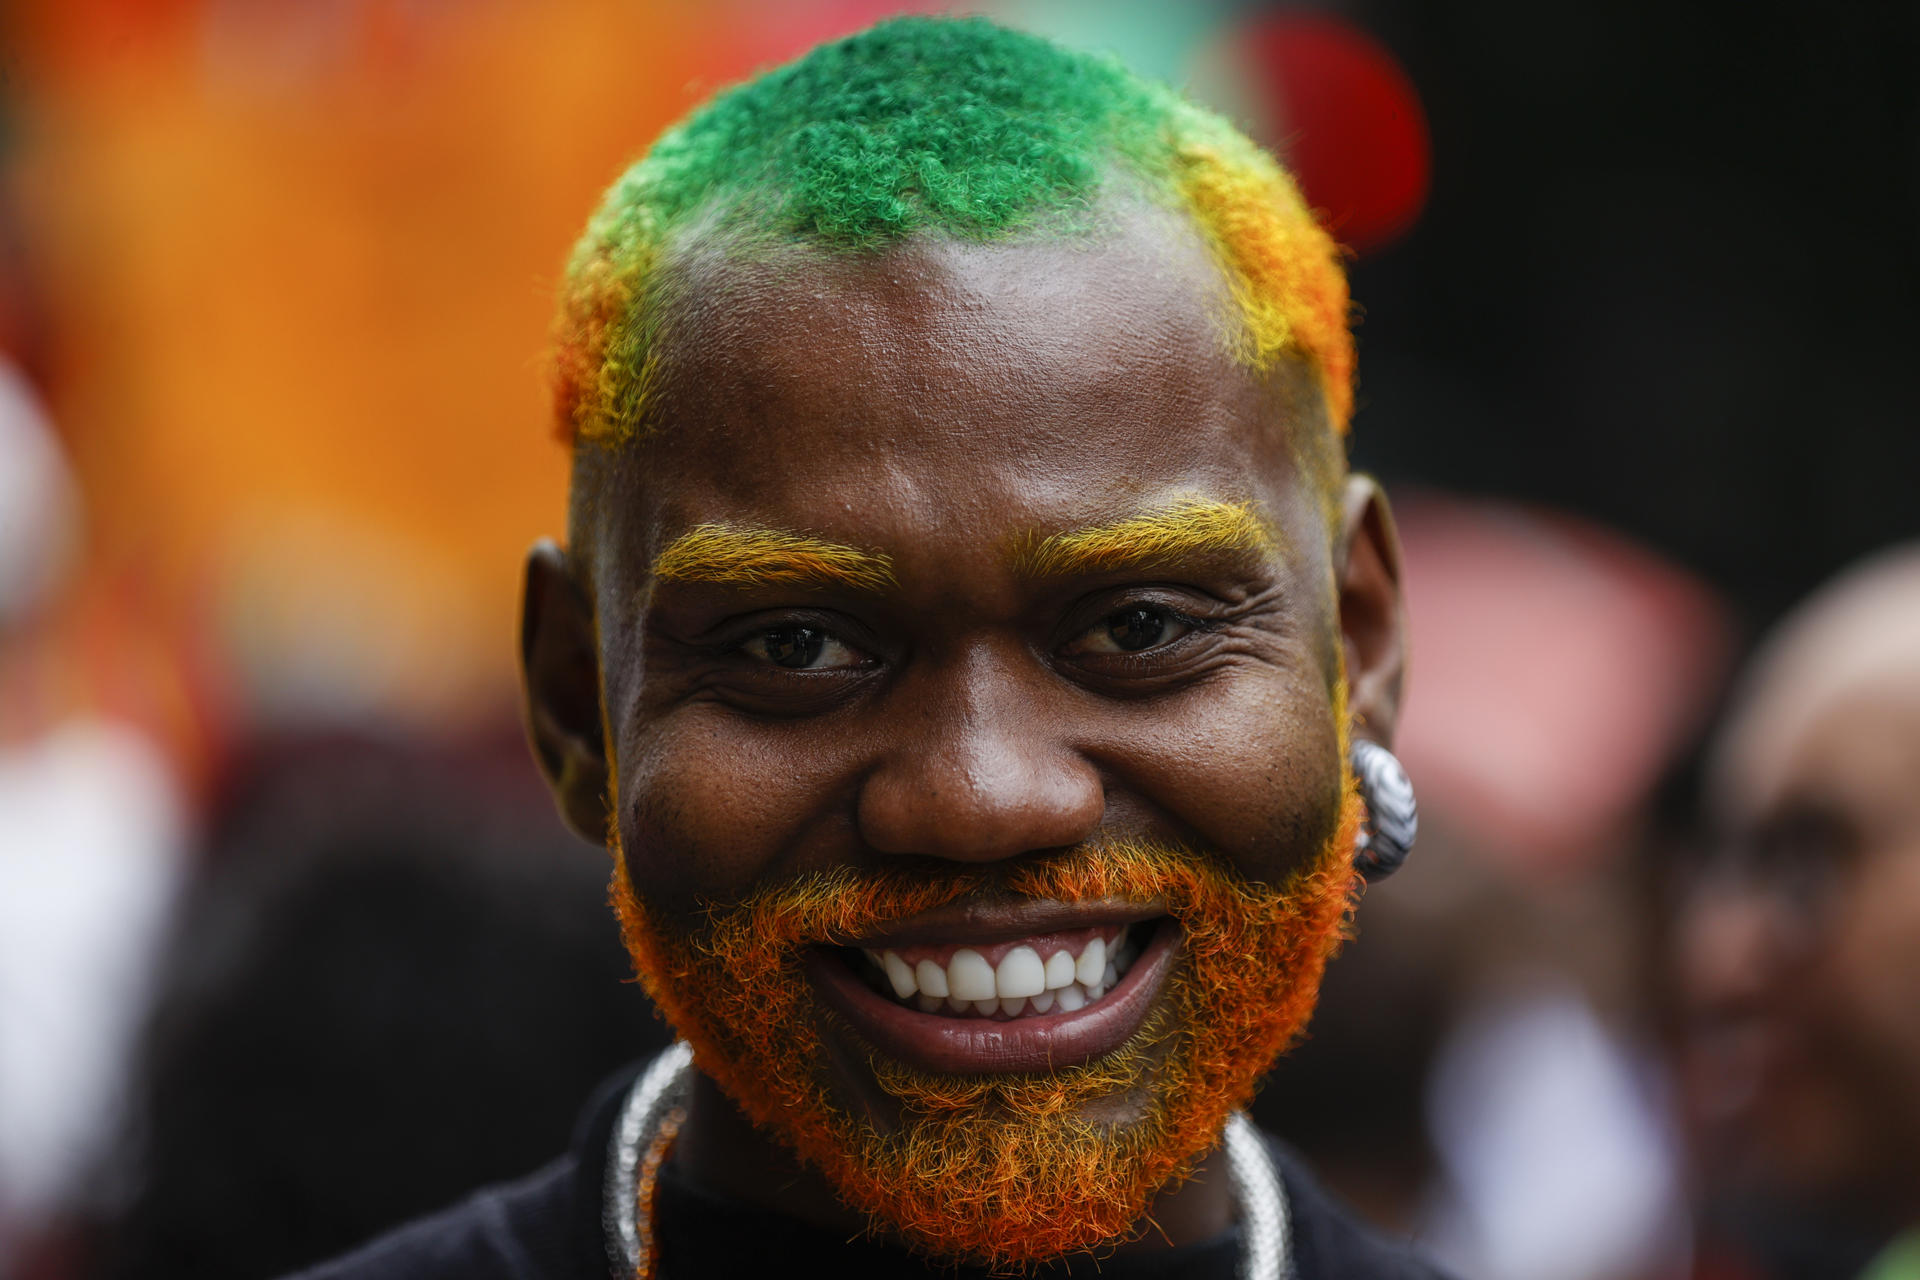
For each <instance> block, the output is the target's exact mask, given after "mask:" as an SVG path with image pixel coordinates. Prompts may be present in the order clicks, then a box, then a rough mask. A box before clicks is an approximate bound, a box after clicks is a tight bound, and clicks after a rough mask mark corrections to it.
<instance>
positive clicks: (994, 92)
mask: <svg viewBox="0 0 1920 1280" xmlns="http://www.w3.org/2000/svg"><path fill="white" fill-rule="evenodd" d="M1116 172H1119V173H1123V174H1125V175H1128V176H1130V177H1131V178H1132V179H1134V184H1135V185H1136V186H1138V187H1141V188H1143V189H1144V190H1145V192H1146V193H1147V194H1148V196H1149V197H1150V198H1153V199H1156V200H1160V201H1162V202H1164V203H1166V204H1168V205H1169V206H1172V207H1177V208H1182V209H1185V210H1186V211H1187V212H1188V213H1189V214H1190V215H1191V216H1192V218H1193V219H1194V222H1195V223H1196V225H1197V226H1198V227H1199V229H1200V230H1201V232H1202V234H1203V235H1204V236H1205V237H1206V238H1207V240H1208V242H1209V245H1210V247H1211V249H1212V251H1213V253H1214V256H1215V259H1216V260H1217V261H1218V262H1219V264H1220V266H1221V269H1222V271H1223V273H1224V274H1225V276H1226V278H1227V281H1228V284H1229V286H1230V288H1231V289H1232V292H1233V295H1234V299H1235V301H1236V303H1237V304H1238V308H1239V310H1240V313H1241V315H1242V317H1243V319H1244V322H1245V323H1244V324H1243V325H1242V326H1241V328H1242V331H1243V332H1242V334H1241V336H1240V339H1239V341H1238V347H1239V351H1238V354H1239V355H1240V356H1241V358H1242V359H1243V360H1244V362H1245V363H1246V364H1247V365H1249V366H1250V367H1253V368H1256V369H1267V368H1271V367H1272V366H1273V365H1274V364H1275V363H1276V362H1277V361H1278V360H1279V359H1281V358H1282V357H1283V356H1287V355H1294V356H1298V357H1301V358H1303V359H1304V360H1305V361H1306V362H1307V363H1308V364H1309V365H1310V366H1311V367H1312V368H1313V369H1314V370H1315V371H1316V373H1317V375H1318V379H1319V383H1320V388H1321V391H1322V394H1323V396H1324V399H1325V401H1326V405H1327V410H1328V415H1329V418H1330V419H1331V422H1332V425H1333V427H1334V429H1335V430H1336V431H1344V430H1345V427H1346V421H1347V417H1348V414H1349V412H1350V409H1351V406H1352V380H1353V342H1352V337H1351V334H1350V331H1349V329H1348V323H1347V321H1348V315H1347V311H1348V303H1347V285H1346V277H1345V274H1344V273H1343V271H1342V270H1341V266H1340V261H1339V256H1338V250H1337V248H1336V247H1335V245H1334V244H1333V242H1332V241H1331V240H1330V239H1329V238H1328V237H1327V235H1326V233H1325V232H1324V231H1323V230H1322V229H1321V228H1320V226H1319V225H1318V223H1317V222H1316V221H1315V220H1314V218H1313V216H1312V214H1311V213H1310V212H1309V211H1308V209H1307V208H1306V206H1305V204H1304V202H1303V201H1302V200H1301V197H1300V193H1299V190H1298V189H1297V188H1296V187H1295V185H1294V183H1293V181H1292V179H1291V178H1289V177H1288V175H1287V174H1286V172H1285V171H1284V170H1282V169H1281V168H1280V166H1279V165H1277V164H1276V163H1275V162H1274V161H1273V159H1272V158H1271V157H1269V156H1268V155H1267V154H1266V153H1265V152H1263V151H1261V150H1260V148H1259V147H1257V146H1256V145H1254V144H1253V143H1252V142H1251V141H1249V140H1248V139H1247V138H1246V137H1245V136H1243V135H1242V134H1241V133H1240V132H1239V131H1237V130H1236V129H1234V128H1233V126H1231V125H1230V124H1228V123H1227V122H1226V121H1224V120H1222V119H1221V118H1220V117H1218V116H1216V115H1214V114H1212V113H1211V112H1208V111H1205V110H1203V109H1201V108H1199V107H1196V106H1194V105H1193V104H1192V103H1190V102H1188V101H1187V100H1185V99H1184V98H1182V97H1181V96H1180V95H1179V94H1177V93H1175V92H1174V91H1173V90H1171V89H1169V88H1167V87H1166V86H1164V85H1160V84H1156V83H1153V82H1150V81H1147V80H1143V79H1141V78H1140V77H1138V76H1136V75H1134V74H1133V73H1131V72H1130V71H1128V70H1126V69H1125V68H1124V67H1122V66H1121V65H1120V64H1119V63H1118V62H1116V61H1114V60H1112V59H1111V58H1105V57H1098V56H1093V55H1089V54H1082V53H1075V52H1072V51H1069V50H1066V49H1063V48H1061V47H1060V46H1058V45H1055V44H1053V43H1051V42H1049V41H1047V40H1043V39H1041V38H1039V37H1037V36H1032V35H1027V34H1024V33H1021V32H1017V31H1010V30H1008V29H1006V28H1004V27H998V26H995V25H993V24H991V23H989V22H987V21H985V20H983V19H977V18H970V19H932V18H901V19H896V20H893V21H890V22H884V23H881V24H880V25H878V26H876V27H873V28H872V29H870V30H868V31H865V32H863V33H861V34H859V35H856V36H852V37H849V38H848V39H845V40H841V41H837V42H835V43H832V44H826V45H822V46H820V47H819V48H816V49H814V50H813V51H812V52H810V53H808V54H807V55H806V56H804V57H802V58H800V59H799V60H798V61H795V62H791V63H788V64H787V65H785V66H782V67H778V68H775V69H774V70H771V71H767V72H765V73H763V74H761V75H759V76H757V77H756V78H754V79H752V80H749V81H747V82H746V83H744V84H741V85H737V86H735V87H734V88H732V89H729V90H727V91H725V92H723V93H721V94H720V95H719V96H717V97H715V98H714V99H713V100H712V101H710V102H708V103H707V104H706V105H705V106H704V107H702V108H700V109H699V110H697V111H695V112H694V113H693V114H692V115H691V116H689V117H688V118H687V119H685V120H684V121H682V122H681V123H680V124H678V125H676V126H675V127H673V128H671V129H669V130H668V131H667V132H666V133H665V134H663V135H662V136H661V137H660V139H659V140H658V141H657V142H655V143H654V145H653V147H652V148H651V149H650V150H649V151H648V152H647V153H646V154H645V155H644V156H642V157H641V159H640V160H639V161H638V162H637V163H635V164H634V165H633V166H632V167H631V168H629V169H628V170H627V171H626V173H624V174H623V175H622V176H621V177H620V178H619V180H618V181H616V182H615V183H614V184H613V186H612V187H611V188H610V189H609V190H608V191H607V193H606V196H605V198H604V199H603V200H602V201H601V204H600V207H599V209H598V211H596V212H595V214H594V215H593V218H592V219H591V221H589V223H588V224H587V229H586V233H585V234H584V235H583V236H582V237H581V239H580V241H579V243H578V244H577V245H576V246H575V248H574V251H573V255H572V258H571V259H570V260H569V262H568V265H567V270H566V275H565V281H564V286H563V290H562V294H563V297H562V302H561V309H560V318H559V322H558V331H557V334H556V342H555V347H556V359H555V384H556V385H555V392H556V412H557V415H558V424H557V425H558V428H559V432H560V434H561V436H562V438H563V439H565V440H567V441H568V442H570V443H575V444H578V443H582V442H586V443H593V444H600V445H609V446H611V445H618V444H621V443H624V442H626V441H628V440H632V439H634V438H636V437H638V436H640V435H642V434H644V432H645V431H646V430H647V429H648V428H649V427H650V426H651V425H652V424H651V422H650V415H649V406H648V398H649V395H650V393H651V392H652V390H653V384H654V375H655V338H656V336H657V333H658V328H659V321H660V315H661V312H662V311H663V310H664V309H665V307H664V305H663V304H662V302H661V299H660V297H658V296H657V295H658V294H659V293H660V292H661V290H660V289H659V287H658V283H659V282H658V280H657V273H658V268H659V265H660V263H661V261H662V258H663V255H664V253H665V252H666V250H667V249H668V247H669V246H670V245H672V244H673V243H674V242H675V241H676V238H678V237H681V236H684V235H686V234H688V233H689V232H690V231H691V230H692V228H693V227H694V226H695V224H696V223H698V224H701V226H702V229H703V233H704V232H705V231H706V230H717V231H718V233H719V234H721V235H722V236H723V237H724V236H728V235H731V236H736V237H741V238H744V239H750V240H753V241H756V242H762V243H768V242H771V243H782V242H784V243H795V244H812V245H822V246H836V247H842V248H846V249H852V250H859V249H862V248H873V247H880V246H884V245H886V244H889V243H893V242H896V241H898V240H900V239H902V238H903V237H906V236H910V235H914V234H916V233H922V232H927V233H934V234H940V235H946V236H951V237H956V238H960V239H965V240H973V241H981V242H986V241H993V240H1000V239H1007V238H1012V237H1016V236H1021V235H1045V234H1050V233H1061V232H1070V231H1071V230H1072V229H1073V228H1075V227H1076V226H1080V225H1083V224H1084V223H1085V221H1086V215H1087V214H1088V212H1089V211H1090V210H1091V209H1092V207H1093V204H1094V202H1095V201H1096V199H1097V198H1098V197H1099V195H1100V193H1101V191H1102V189H1103V187H1104V186H1105V185H1106V184H1107V183H1109V182H1110V181H1111V180H1112V177H1113V175H1114V174H1115V173H1116Z"/></svg>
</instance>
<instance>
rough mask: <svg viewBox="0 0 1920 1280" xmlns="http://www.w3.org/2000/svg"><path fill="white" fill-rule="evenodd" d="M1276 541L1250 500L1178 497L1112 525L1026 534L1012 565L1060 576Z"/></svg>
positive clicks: (1272, 546)
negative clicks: (1229, 500)
mask: <svg viewBox="0 0 1920 1280" xmlns="http://www.w3.org/2000/svg"><path fill="white" fill-rule="evenodd" d="M1279 546H1280V534H1279V531H1278V530H1277V529H1275V528H1274V526H1273V523H1272V522H1271V521H1269V520H1267V519H1266V518H1265V517H1263V516H1261V515H1260V514H1258V513H1257V512H1255V511H1254V509H1253V507H1252V505H1251V504H1250V503H1246V502H1222V501H1219V500H1217V499H1211V498H1182V499H1180V500H1178V501H1176V502H1174V503H1172V504H1171V505H1169V506H1165V507H1161V508H1159V509H1156V510H1152V511H1145V512H1142V513H1141V514H1139V515H1135V516H1129V517H1127V518H1126V519H1124V520H1120V521H1116V522H1115V523H1113V524H1104V525H1096V526H1094V527H1091V528H1087V529H1077V530H1074V531H1073V532H1071V533H1055V534H1048V535H1045V536H1041V535H1038V534H1033V535H1029V536H1028V537H1027V538H1026V539H1024V540H1022V541H1021V542H1020V543H1019V544H1017V545H1016V547H1015V549H1014V553H1013V564H1014V568H1015V570H1016V571H1017V572H1019V573H1021V574H1024V575H1025V576H1027V577H1031V578H1064V577H1072V576H1075V575H1080V574H1090V573H1105V572H1108V571H1111V570H1114V569H1122V568H1133V567H1138V566H1143V565H1150V564H1163V563H1165V562H1167V561H1170V560H1178V559H1182V558H1186V557H1190V556H1196V555H1207V554H1213V553H1219V552H1232V551H1251V552H1256V553H1259V554H1263V555H1264V554H1267V553H1270V552H1273V551H1275V550H1277V549H1278V548H1279Z"/></svg>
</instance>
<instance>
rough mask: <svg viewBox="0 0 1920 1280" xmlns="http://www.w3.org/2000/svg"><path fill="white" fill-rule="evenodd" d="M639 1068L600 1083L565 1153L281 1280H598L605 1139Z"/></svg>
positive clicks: (603, 1278) (602, 1267) (603, 1268)
mask: <svg viewBox="0 0 1920 1280" xmlns="http://www.w3.org/2000/svg"><path fill="white" fill-rule="evenodd" d="M642 1065H643V1064H641V1063H634V1064H632V1065H630V1066H628V1067H626V1068H625V1069H624V1070H622V1071H620V1072H619V1073H618V1074H616V1075H614V1076H613V1077H612V1078H611V1079H609V1080H607V1081H605V1082H604V1083H602V1084H601V1086H600V1088H599V1089H598V1090H597V1091H596V1093H595V1095H594V1097H593V1099H592V1100H591V1101H590V1102H589V1103H588V1104H587V1107H586V1110H585V1111H584V1112H583V1113H582V1115H581V1121H580V1124H579V1125H578V1126H577V1127H576V1128H575V1130H574V1137H573V1144H572V1150H571V1151H570V1152H569V1153H568V1154H567V1155H565V1156H562V1157H561V1158H560V1159H558V1160H555V1161H554V1162H553V1163H551V1164H549V1165H547V1166H545V1167H544V1168H542V1169H540V1170H539V1171H538V1172H536V1173H533V1174H530V1175H528V1176H527V1177H525V1178H522V1179H520V1180H519V1181H517V1182H507V1183H502V1184H500V1185H498V1186H493V1187H487V1188H484V1189H482V1190H480V1191H476V1192H474V1193H473V1194H472V1195H470V1196H468V1197H467V1198H466V1199H465V1200H462V1201H460V1202H459V1203H458V1204H455V1205H454V1206H453V1207H452V1208H449V1209H444V1210H442V1211H441V1212H439V1213H436V1214H434V1215H433V1216H431V1217H427V1218H421V1219H419V1220H418V1221H416V1222H412V1223H409V1224H407V1225H406V1226H404V1227H401V1228H399V1229H398V1230H396V1231H393V1232H391V1233H390V1234H387V1235H384V1236H381V1237H379V1238H378V1239H375V1240H374V1241H372V1242H371V1243H369V1244H366V1245H362V1246H361V1247H360V1248H358V1249H356V1250H354V1251H353V1252H352V1253H349V1254H346V1255H344V1256H342V1257H340V1258H336V1259H334V1260H333V1261H331V1262H327V1263H323V1264H321V1265H320V1266H317V1267H313V1268H310V1269H309V1270H306V1271H302V1272H299V1273H298V1274H297V1275H293V1276H289V1277H287V1278H286V1280H403V1278H404V1280H607V1276H608V1275H609V1274H610V1268H609V1266H608V1264H607V1258H606V1254H605V1248H606V1244H605V1237H604V1236H603V1234H602V1228H601V1222H600V1207H601V1206H600V1188H601V1184H602V1182H603V1180H604V1179H605V1176H606V1154H607V1142H608V1139H609V1137H610V1136H611V1135H612V1132H613V1124H614V1119H615V1117H616V1115H617V1113H618V1111H619V1107H620V1101H621V1099H622V1098H624V1097H625V1096H626V1092H627V1089H628V1088H629V1087H630V1086H631V1085H632V1083H633V1078H634V1076H635V1075H637V1074H638V1073H639V1070H640V1067H641V1066H642Z"/></svg>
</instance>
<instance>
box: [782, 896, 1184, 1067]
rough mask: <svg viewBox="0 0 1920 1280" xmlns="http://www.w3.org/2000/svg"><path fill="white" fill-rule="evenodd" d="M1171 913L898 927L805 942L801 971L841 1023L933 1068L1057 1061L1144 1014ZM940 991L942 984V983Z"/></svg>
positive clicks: (1130, 1031) (1089, 1049)
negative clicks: (895, 931)
mask: <svg viewBox="0 0 1920 1280" xmlns="http://www.w3.org/2000/svg"><path fill="white" fill-rule="evenodd" d="M1182 936H1183V935H1182V931H1181V929H1180V927H1179V925H1178V924H1177V923H1176V922H1175V921H1174V920H1173V918H1172V917H1171V916H1165V915H1159V916H1153V917H1150V918H1148V919H1144V920H1140V919H1135V920H1110V921H1107V922H1104V923H1099V924H1091V925H1081V926H1079V927H1076V928H1070V929H1058V930H1055V931H1052V932H1046V933H1034V934H1029V935H1027V936H1024V937H1019V936H1015V937H1008V936H1006V933H1005V932H1001V936H1000V937H999V938H998V939H997V940H994V941H974V942H968V941H956V940H951V939H949V940H945V941H925V942H917V941H911V940H908V939H906V938H901V939H897V940H893V941H891V942H890V943H885V944H874V945H870V946H867V947H849V946H817V947H813V948H810V949H809V952H808V954H807V957H806V972H807V976H808V979H809V980H810V981H811V983H812V985H813V987H814V989H815V990H816V991H817V992H818V993H819V994H820V996H821V997H822V998H823V999H824V1000H825V1002H826V1004H827V1005H828V1007H829V1008H831V1009H832V1010H833V1011H834V1012H836V1013H838V1014H839V1015H840V1017H841V1018H842V1019H843V1020H844V1025H845V1026H846V1027H847V1028H848V1029H849V1030H851V1031H852V1032H853V1033H854V1034H855V1035H857V1036H858V1037H859V1038H860V1039H862V1040H864V1041H866V1042H867V1043H868V1044H869V1045H871V1046H872V1047H873V1048H875V1049H878V1050H879V1051H880V1052H881V1053H883V1054H885V1055H887V1056H889V1057H892V1058H895V1059H898V1060H899V1061H902V1062H905V1063H907V1064H909V1065H913V1066H917V1067H921V1068H923V1069H926V1070H930V1071H938V1072H958V1073H968V1074H979V1073H991V1072H1007V1071H1022V1072H1025V1071H1057V1070H1061V1069H1063V1068H1066V1067H1071V1066H1074V1065H1076V1064H1079V1063H1083V1062H1086V1061H1088V1060H1090V1059H1092V1058H1094V1057H1097V1056H1099V1055H1100V1054H1103V1053H1107V1052H1110V1051H1112V1050H1114V1049H1117V1048H1119V1047H1120V1046H1121V1045H1123V1044H1125V1043H1126V1042H1127V1041H1128V1040H1130V1039H1131V1038H1132V1037H1133V1036H1134V1034H1135V1033H1136V1032H1138V1031H1139V1030H1140V1029H1141V1027H1142V1026H1143V1025H1144V1024H1145V1023H1146V1021H1147V1015H1148V1013H1149V1011H1150V1010H1151V1009H1152V1008H1153V1006H1154V1003H1155V1001H1156V999H1157V998H1158V996H1159V995H1160V992H1161V990H1162V988H1163V987H1164V986H1165V984H1166V979H1167V975H1168V973H1169V972H1170V971H1171V970H1172V968H1173V962H1174V959H1175V957H1176V955H1177V953H1178V951H1179V940H1180V938H1181V937H1182ZM943 993H944V994H943Z"/></svg>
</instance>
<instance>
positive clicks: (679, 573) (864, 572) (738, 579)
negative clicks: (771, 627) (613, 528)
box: [653, 524, 894, 591]
mask: <svg viewBox="0 0 1920 1280" xmlns="http://www.w3.org/2000/svg"><path fill="white" fill-rule="evenodd" d="M653 577H654V579H655V580H656V581H661V582H676V581H678V582H715V583H723V584H727V585H732V586H752V585H757V584H760V583H799V582H811V583H820V584H826V583H837V584H839V585H841V586H846V587H851V588H853V589H854V590H856V591H884V590H886V589H887V588H888V587H891V586H892V585H893V583H894V578H893V561H892V560H891V559H889V558H888V557H887V556H885V555H883V554H881V553H880V552H876V551H864V550H862V549H860V548H859V547H850V546H847V545H845V544H844V543H838V542H827V541H824V540H822V539H819V538H810V537H807V536H806V535H805V534H798V533H789V532H787V531H786V530H784V529H763V528H758V527H751V526H744V525H733V524H702V525H695V526H694V527H693V528H691V529H689V530H687V531H686V532H685V533H683V534H681V535H680V536H679V537H678V538H675V539H674V540H673V542H671V543H670V544H668V546H667V549H666V550H665V551H662V552H661V553H660V555H659V557H658V558H657V559H656V560H655V561H654V562H653Z"/></svg>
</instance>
